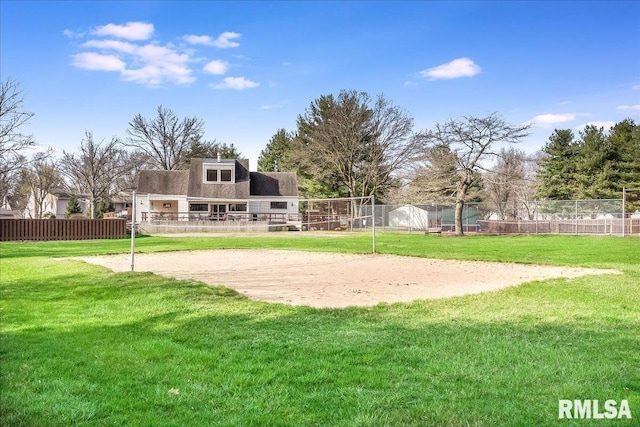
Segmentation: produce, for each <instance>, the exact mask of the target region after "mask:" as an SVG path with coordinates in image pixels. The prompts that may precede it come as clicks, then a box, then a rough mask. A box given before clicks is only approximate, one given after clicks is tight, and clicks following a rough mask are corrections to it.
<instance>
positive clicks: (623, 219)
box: [622, 187, 627, 237]
mask: <svg viewBox="0 0 640 427" xmlns="http://www.w3.org/2000/svg"><path fill="white" fill-rule="evenodd" d="M626 200H627V188H626V187H622V237H624V233H625V229H624V226H625V218H624V215H625V213H626V212H625V211H626V206H625V204H626Z"/></svg>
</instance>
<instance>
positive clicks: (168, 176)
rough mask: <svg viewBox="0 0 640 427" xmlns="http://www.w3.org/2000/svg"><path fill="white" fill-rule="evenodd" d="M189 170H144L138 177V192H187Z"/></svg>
mask: <svg viewBox="0 0 640 427" xmlns="http://www.w3.org/2000/svg"><path fill="white" fill-rule="evenodd" d="M188 186H189V171H188V170H184V171H182V170H180V171H175V170H173V171H165V170H143V171H140V176H139V178H138V193H150V194H167V195H179V194H187V187H188Z"/></svg>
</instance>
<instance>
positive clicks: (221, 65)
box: [203, 59, 229, 75]
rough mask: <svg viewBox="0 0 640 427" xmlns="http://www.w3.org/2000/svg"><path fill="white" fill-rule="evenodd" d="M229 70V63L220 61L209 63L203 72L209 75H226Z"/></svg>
mask: <svg viewBox="0 0 640 427" xmlns="http://www.w3.org/2000/svg"><path fill="white" fill-rule="evenodd" d="M228 69H229V63H228V62H226V61H220V60H218V59H216V60H213V61H211V62H209V63H207V65H205V66H204V68H203V70H204V71H206V72H207V73H209V74H216V75H220V74H225V73H226V72H227V70H228Z"/></svg>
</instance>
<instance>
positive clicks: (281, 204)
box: [271, 202, 287, 209]
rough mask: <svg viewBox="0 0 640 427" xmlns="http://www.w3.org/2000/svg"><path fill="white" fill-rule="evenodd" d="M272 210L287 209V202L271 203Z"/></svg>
mask: <svg viewBox="0 0 640 427" xmlns="http://www.w3.org/2000/svg"><path fill="white" fill-rule="evenodd" d="M271 209H287V202H271Z"/></svg>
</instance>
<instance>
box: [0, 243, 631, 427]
mask: <svg viewBox="0 0 640 427" xmlns="http://www.w3.org/2000/svg"><path fill="white" fill-rule="evenodd" d="M136 242H137V243H136V246H137V249H138V251H140V252H153V251H172V250H195V249H212V248H270V249H297V250H323V251H340V252H354V253H368V252H370V250H371V246H370V244H371V241H370V236H365V235H355V236H349V237H340V238H331V237H318V238H310V237H302V236H300V237H295V238H287V237H280V236H278V237H237V238H220V237H215V238H161V237H148V236H145V237H141V238H138V239H137V241H136ZM128 250H129V242H128V241H125V240H122V241H115V240H105V241H86V242H39V243H2V244H0V292H1V293H0V425H3V426H5V425H6V426H29V427H38V426H213V425H224V426H312V425H323V426H384V425H389V426H498V425H509V426H511V425H513V426H534V425H538V426H543V425H544V426H548V425H558V426H582V425H593V426H608V425H612V426H640V239H621V238H603V237H567V236H517V237H513V236H511V237H508V236H470V237H465V238H453V237H447V236H424V235H396V234H383V235H380V236H378V251H379V252H380V253H388V254H398V255H411V256H420V257H433V258H449V259H467V260H486V261H502V262H526V263H539V264H552V265H567V266H586V267H599V268H615V269H619V270H621V271H622V272H623V273H624V274H623V275H617V276H616V275H610V276H587V277H583V278H579V279H572V280H564V279H562V280H547V281H544V282H535V283H528V284H525V285H522V286H519V287H515V288H510V289H506V290H503V291H499V292H492V293H485V294H479V295H472V296H467V297H460V298H449V299H442V300H428V301H417V302H413V303H409V304H391V305H389V304H381V305H378V306H376V307H371V308H348V309H341V310H339V309H331V310H328V309H325V310H317V309H312V308H309V307H290V306H286V305H280V304H268V303H262V302H255V301H251V300H248V299H246V298H244V297H242V296H239V295H237V294H236V293H235V292H234V291H232V290H229V289H226V288H222V287H219V288H213V287H209V286H206V285H203V284H201V283H195V282H185V281H177V280H172V279H166V278H161V277H158V276H154V275H152V274H149V273H113V272H110V271H108V270H106V269H104V268H101V267H97V266H93V265H88V264H85V263H83V262H79V261H73V260H69V259H65V257H69V256H76V255H88V254H105V253H123V252H124V253H126V252H128ZM300 281H301V282H303V281H304V277H300ZM558 399H571V400H573V399H581V400H582V399H598V400H599V401H600V402H601V405H600V407H601V408H602V406H603V403H604V401H605V400H608V399H613V400H616V401H617V402H618V403H619V402H620V401H621V400H623V399H625V400H627V401H628V403H629V405H630V409H631V412H632V416H633V418H632V419H621V420H608V419H596V420H566V419H562V420H559V419H558ZM601 411H604V410H603V409H601Z"/></svg>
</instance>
